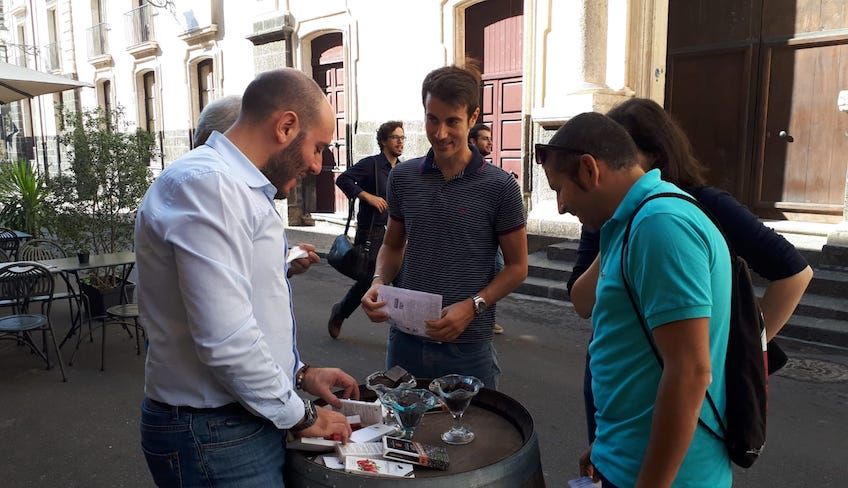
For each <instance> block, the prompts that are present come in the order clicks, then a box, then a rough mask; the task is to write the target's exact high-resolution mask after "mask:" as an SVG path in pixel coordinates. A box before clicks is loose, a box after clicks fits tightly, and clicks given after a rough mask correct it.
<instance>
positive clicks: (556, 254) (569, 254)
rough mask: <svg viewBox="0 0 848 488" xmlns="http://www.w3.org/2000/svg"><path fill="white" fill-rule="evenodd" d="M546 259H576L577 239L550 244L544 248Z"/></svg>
mask: <svg viewBox="0 0 848 488" xmlns="http://www.w3.org/2000/svg"><path fill="white" fill-rule="evenodd" d="M545 250H546V251H547V255H548V256H547V257H548V259H550V260H552V261H570V262H572V263H573V262H574V261H576V260H577V241H563V242H559V243H556V244H551V245H550V246H548V247H547V248H546V249H545Z"/></svg>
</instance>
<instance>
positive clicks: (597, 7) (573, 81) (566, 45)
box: [527, 0, 632, 238]
mask: <svg viewBox="0 0 848 488" xmlns="http://www.w3.org/2000/svg"><path fill="white" fill-rule="evenodd" d="M541 3H544V2H541ZM548 5H549V6H550V8H549V9H548V10H544V11H542V12H540V13H539V14H538V18H539V19H540V22H539V23H538V24H537V27H536V29H540V28H541V29H545V28H548V29H549V32H545V31H541V30H539V31H537V32H535V33H534V34H533V35H534V36H537V37H536V39H537V41H536V47H535V48H534V54H533V55H534V57H535V58H536V63H537V64H543V65H544V69H543V70H538V69H537V71H536V72H537V73H544V75H543V76H544V80H542V82H541V84H538V83H537V86H540V87H541V88H542V89H543V90H544V97H543V98H542V99H541V100H537V101H536V102H534V104H535V106H534V108H533V113H532V114H531V120H532V122H533V129H532V132H533V133H532V136H531V137H532V140H533V142H542V143H544V142H547V141H549V140H550V138H551V136H552V135H553V133H554V132H555V131H556V130H557V129H558V128H559V127H560V126H561V125H562V124H564V123H565V122H566V121H567V120H568V119H570V118H572V117H574V116H575V115H577V114H579V113H582V112H589V111H596V112H602V113H603V112H606V111H607V110H609V109H610V108H611V107H612V106H613V105H615V104H617V103H619V102H621V101H623V100H625V99H626V98H628V97H629V96H630V94H632V92H630V93H625V92H623V91H616V90H612V89H610V87H609V86H608V85H607V43H608V42H610V39H611V38H610V36H609V29H608V22H609V8H608V0H579V1H578V0H573V1H569V2H565V1H563V2H551V3H548ZM616 13H618V12H616ZM612 42H618V40H617V38H616V37H615V36H613V37H612ZM622 42H625V41H622ZM540 102H541V103H540ZM540 105H541V106H540ZM528 150H532V148H528ZM530 173H531V175H532V177H531V178H532V179H531V181H533V187H532V194H531V197H530V213H529V215H528V217H527V230H528V232H529V233H531V234H540V235H550V236H560V237H569V238H576V237H578V236H579V235H580V228H581V227H580V223H579V222H578V220H577V218H576V217H575V216H573V215H569V214H566V215H560V214H559V213H558V211H557V206H556V195H555V194H554V192H553V191H551V190H550V188H548V184H547V180H546V177H545V173H544V171H543V170H542V168H541V167H540V166H539V165H537V164H531V165H530Z"/></svg>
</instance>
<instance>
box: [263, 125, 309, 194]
mask: <svg viewBox="0 0 848 488" xmlns="http://www.w3.org/2000/svg"><path fill="white" fill-rule="evenodd" d="M305 137H306V133H305V132H303V131H301V132H300V133H299V134H298V135H297V137H295V138H294V140H293V141H292V142H291V144H289V145H288V146H286V147H285V148H284V149H281V150H279V151H277V152H276V153H274V154H272V155H271V156H269V157H268V161H267V162H266V163H265V167H264V168H262V170H261V171H262V174H263V175H265V177H266V178H268V181H270V182H271V184H272V185H274V186H275V187H276V188H277V195H276V196H275V197H274V198H277V199H284V198H287V197H288V190H286V189H284V187H285V185H286V184H287V183H288V182H290V181H291V180H293V179H295V178H297V177H298V175H300V173H302V172H303V170H304V166H305V164H304V162H303V152H302V149H303V139H304V138H305Z"/></svg>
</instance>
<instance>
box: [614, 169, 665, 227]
mask: <svg viewBox="0 0 848 488" xmlns="http://www.w3.org/2000/svg"><path fill="white" fill-rule="evenodd" d="M661 183H662V179H660V170H658V169H652V170H651V171H648V172H647V173H645V174H644V175H642V176H641V177H640V178H639V179H638V180H636V183H634V184H633V186H631V187H630V190H628V191H627V194H626V195H624V199H623V200H622V201H621V203H619V204H618V208H616V209H615V213H613V215H612V219H610V220H615V221H618V222H626V221H627V220H628V219H630V216H631V215H633V211H634V210H636V207H637V206H639V204H640V203H642V200H644V199H645V197H646V196H648V194H649V193H651V192H652V191H653V190H654V189H655V188H656V187H657V186H659V185H660V184H661Z"/></svg>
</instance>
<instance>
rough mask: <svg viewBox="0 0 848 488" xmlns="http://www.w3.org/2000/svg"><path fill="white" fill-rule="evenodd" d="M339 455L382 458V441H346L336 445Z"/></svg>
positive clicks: (342, 456) (341, 456)
mask: <svg viewBox="0 0 848 488" xmlns="http://www.w3.org/2000/svg"><path fill="white" fill-rule="evenodd" d="M336 452H337V453H339V457H340V458H342V459H345V458H346V457H348V456H357V457H364V458H372V459H383V443H382V442H361V443H358V442H348V443H347V444H339V445H338V446H336Z"/></svg>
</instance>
